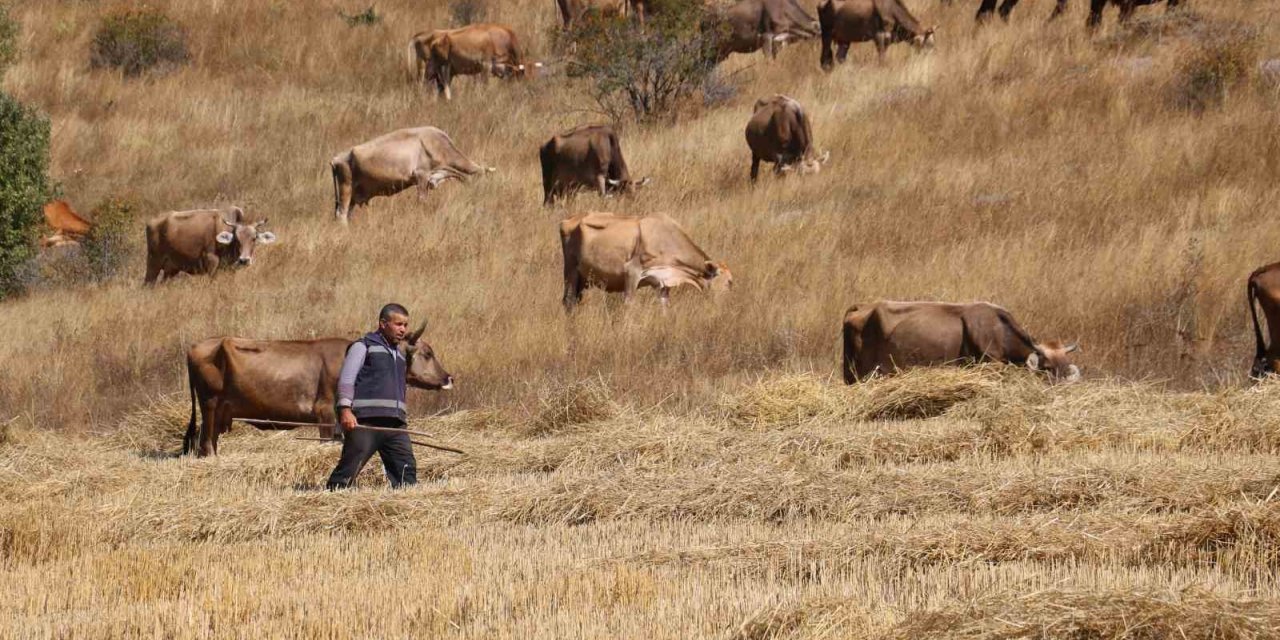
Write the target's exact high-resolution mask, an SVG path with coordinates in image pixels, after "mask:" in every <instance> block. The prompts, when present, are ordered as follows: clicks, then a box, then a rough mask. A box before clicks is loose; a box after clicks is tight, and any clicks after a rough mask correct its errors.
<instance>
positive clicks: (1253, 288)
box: [1245, 274, 1267, 360]
mask: <svg viewBox="0 0 1280 640" xmlns="http://www.w3.org/2000/svg"><path fill="white" fill-rule="evenodd" d="M1254 275H1257V274H1254ZM1245 295H1246V298H1247V299H1248V301H1249V315H1251V316H1253V338H1254V340H1255V341H1256V343H1257V346H1258V350H1257V356H1256V357H1257V359H1259V360H1261V359H1262V358H1264V357H1266V354H1267V347H1266V345H1265V344H1263V341H1262V325H1260V324H1259V323H1258V283H1257V282H1255V281H1254V279H1253V277H1250V278H1249V286H1248V289H1247V290H1246V291H1245Z"/></svg>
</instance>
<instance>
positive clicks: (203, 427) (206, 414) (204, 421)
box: [196, 398, 218, 458]
mask: <svg viewBox="0 0 1280 640" xmlns="http://www.w3.org/2000/svg"><path fill="white" fill-rule="evenodd" d="M217 430H218V400H217V398H214V399H211V400H206V401H205V402H203V403H201V405H200V448H199V450H198V451H196V457H198V458H203V457H205V456H211V455H213V454H214V453H215V451H216V449H215V448H214V446H215V445H214V442H215V441H216V439H217Z"/></svg>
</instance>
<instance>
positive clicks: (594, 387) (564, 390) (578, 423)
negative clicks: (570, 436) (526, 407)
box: [523, 378, 621, 436]
mask: <svg viewBox="0 0 1280 640" xmlns="http://www.w3.org/2000/svg"><path fill="white" fill-rule="evenodd" d="M538 405H539V407H538V409H537V411H536V412H535V413H534V415H533V417H531V418H530V419H529V421H528V422H527V423H526V425H525V428H524V430H523V432H524V434H525V435H527V436H547V435H551V434H556V433H561V432H564V431H570V430H573V429H576V428H579V427H582V426H584V425H589V424H591V423H594V422H602V421H605V420H609V419H611V418H614V417H616V416H618V414H619V413H621V408H620V407H619V406H618V405H617V403H615V402H614V401H613V393H612V392H611V391H610V390H609V384H608V383H607V382H606V381H605V380H604V379H603V378H588V379H586V380H578V381H574V382H570V383H568V384H564V385H560V386H556V387H552V388H551V389H548V390H546V391H544V392H543V393H541V394H539V397H538Z"/></svg>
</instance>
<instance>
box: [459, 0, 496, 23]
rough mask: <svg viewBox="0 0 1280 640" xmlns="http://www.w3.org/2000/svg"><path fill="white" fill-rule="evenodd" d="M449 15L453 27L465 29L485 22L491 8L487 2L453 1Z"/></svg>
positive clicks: (473, 0) (479, 0)
mask: <svg viewBox="0 0 1280 640" xmlns="http://www.w3.org/2000/svg"><path fill="white" fill-rule="evenodd" d="M449 15H450V17H451V18H452V19H453V26H455V27H465V26H467V25H469V24H475V23H477V22H483V21H484V19H485V17H487V16H488V15H489V6H488V3H487V2H486V1H485V0H453V2H450V3H449Z"/></svg>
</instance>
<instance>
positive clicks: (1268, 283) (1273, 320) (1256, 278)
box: [1246, 262, 1280, 379]
mask: <svg viewBox="0 0 1280 640" xmlns="http://www.w3.org/2000/svg"><path fill="white" fill-rule="evenodd" d="M1246 295H1247V297H1248V301H1249V315H1251V316H1252V317H1253V335H1254V339H1255V343H1256V345H1257V351H1256V352H1255V353H1254V357H1253V367H1252V368H1251V369H1250V370H1249V377H1251V378H1254V379H1260V378H1262V377H1263V376H1266V375H1270V374H1275V373H1280V262H1277V263H1274V264H1269V265H1267V266H1265V267H1260V268H1258V270H1256V271H1254V272H1253V273H1251V274H1249V281H1248V285H1247V289H1246ZM1258 307H1262V314H1263V315H1264V316H1265V317H1266V319H1267V337H1268V338H1270V342H1271V344H1270V345H1267V340H1265V339H1263V336H1262V327H1261V325H1260V323H1259V322H1258Z"/></svg>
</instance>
